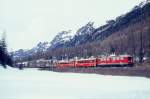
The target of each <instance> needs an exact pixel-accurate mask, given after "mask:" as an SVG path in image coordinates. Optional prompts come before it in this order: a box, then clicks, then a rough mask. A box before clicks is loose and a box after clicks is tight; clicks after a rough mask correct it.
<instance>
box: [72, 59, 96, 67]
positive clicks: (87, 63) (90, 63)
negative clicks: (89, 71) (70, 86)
mask: <svg viewBox="0 0 150 99" xmlns="http://www.w3.org/2000/svg"><path fill="white" fill-rule="evenodd" d="M95 66H96V59H81V60H77V61H76V62H75V67H95Z"/></svg>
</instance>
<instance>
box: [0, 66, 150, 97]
mask: <svg viewBox="0 0 150 99" xmlns="http://www.w3.org/2000/svg"><path fill="white" fill-rule="evenodd" d="M0 99H150V79H147V78H144V77H123V76H122V77H121V76H102V75H96V74H74V73H56V72H50V71H38V70H36V69H25V70H18V69H13V68H10V67H9V68H8V69H3V68H1V67H0Z"/></svg>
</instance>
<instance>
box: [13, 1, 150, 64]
mask: <svg viewBox="0 0 150 99" xmlns="http://www.w3.org/2000/svg"><path fill="white" fill-rule="evenodd" d="M93 25H94V22H88V23H87V24H86V25H85V26H83V27H81V28H80V29H78V30H77V32H76V33H75V35H74V36H73V37H70V36H68V37H69V40H67V41H65V42H64V40H63V39H62V37H60V36H62V32H61V33H58V34H61V35H57V37H55V38H54V40H52V41H51V42H53V43H51V44H50V46H49V48H47V50H45V51H37V52H36V53H30V54H26V53H28V52H30V50H28V51H22V54H21V55H22V56H21V55H20V56H21V57H19V58H15V60H16V61H31V60H37V59H41V58H44V59H53V58H55V59H71V58H74V57H91V56H95V57H97V56H99V55H110V54H111V53H112V52H115V53H116V54H130V55H132V56H134V58H135V59H136V60H138V61H139V62H143V60H144V57H146V58H149V57H150V2H149V0H147V2H146V3H145V4H143V3H141V4H140V5H138V6H135V7H134V8H133V9H132V10H131V11H130V12H128V13H126V14H124V15H122V16H119V17H116V19H113V20H109V21H107V23H106V24H105V25H103V26H100V27H98V28H95V27H94V26H93ZM63 32H64V34H68V32H65V31H63ZM58 37H59V38H61V39H59V41H58V42H57V41H56V38H58ZM54 41H55V42H54ZM16 52H17V51H16ZM16 52H13V55H14V56H15V57H17V54H16ZM19 54H20V53H19ZM23 54H26V55H25V56H23Z"/></svg>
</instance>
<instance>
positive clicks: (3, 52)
mask: <svg viewBox="0 0 150 99" xmlns="http://www.w3.org/2000/svg"><path fill="white" fill-rule="evenodd" d="M4 35H5V34H3V37H2V38H1V40H0V64H1V65H2V66H3V67H4V68H6V65H9V66H12V64H13V62H12V59H11V56H10V55H9V54H8V51H7V44H6V40H5V36H4Z"/></svg>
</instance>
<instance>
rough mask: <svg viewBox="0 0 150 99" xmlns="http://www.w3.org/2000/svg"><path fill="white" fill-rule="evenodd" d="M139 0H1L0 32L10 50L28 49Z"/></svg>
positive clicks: (122, 10) (104, 18)
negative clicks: (3, 33) (4, 35)
mask: <svg viewBox="0 0 150 99" xmlns="http://www.w3.org/2000/svg"><path fill="white" fill-rule="evenodd" d="M140 2H141V0H0V33H2V32H1V31H3V30H6V34H7V41H8V46H9V50H12V49H13V50H17V49H21V48H23V49H29V48H32V47H34V46H36V44H37V43H38V42H40V41H51V40H52V39H53V37H54V36H55V35H56V34H57V33H58V32H60V31H63V30H73V33H74V31H76V30H77V29H78V28H80V27H81V26H83V25H85V24H86V23H87V22H89V21H93V22H95V26H96V27H97V26H100V25H103V24H105V22H106V21H107V20H110V19H114V18H116V17H117V16H120V15H122V14H125V13H126V12H128V11H130V10H131V9H132V8H133V7H134V6H135V5H137V4H138V3H140Z"/></svg>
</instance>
